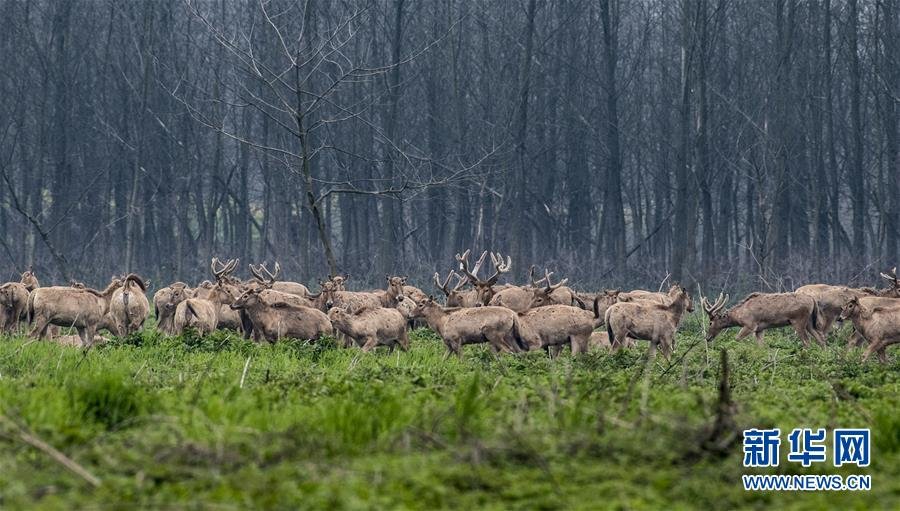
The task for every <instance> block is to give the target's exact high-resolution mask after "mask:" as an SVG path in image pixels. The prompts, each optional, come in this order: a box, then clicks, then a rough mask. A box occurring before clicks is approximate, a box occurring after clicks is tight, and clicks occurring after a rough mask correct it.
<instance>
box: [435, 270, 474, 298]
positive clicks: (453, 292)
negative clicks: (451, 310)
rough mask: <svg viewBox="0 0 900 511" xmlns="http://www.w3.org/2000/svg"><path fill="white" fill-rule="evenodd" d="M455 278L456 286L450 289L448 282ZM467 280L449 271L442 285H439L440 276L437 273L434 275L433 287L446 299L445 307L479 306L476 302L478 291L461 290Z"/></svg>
mask: <svg viewBox="0 0 900 511" xmlns="http://www.w3.org/2000/svg"><path fill="white" fill-rule="evenodd" d="M453 277H456V279H457V280H456V284H455V285H454V286H453V287H452V288H451V287H450V280H451V279H452V278H453ZM468 282H469V281H468V279H466V278H465V277H461V276H460V275H458V274H457V273H456V272H455V271H453V270H450V273H448V274H447V278H446V279H444V283H443V284H441V275H440V274H439V273H437V272H435V274H434V285H435V287H437V288H438V289H440V290H441V292H442V293H444V296H446V297H447V301H446V304H447V307H475V306H476V305H480V303H479V302H478V290H476V289H466V290H464V289H463V288H464V287H465V286H466V284H468Z"/></svg>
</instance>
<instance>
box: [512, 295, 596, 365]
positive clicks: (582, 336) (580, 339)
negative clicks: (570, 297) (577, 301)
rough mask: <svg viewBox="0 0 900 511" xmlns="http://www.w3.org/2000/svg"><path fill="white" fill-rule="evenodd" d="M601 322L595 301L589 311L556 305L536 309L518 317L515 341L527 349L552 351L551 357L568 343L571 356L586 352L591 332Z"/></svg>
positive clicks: (521, 313) (522, 313)
mask: <svg viewBox="0 0 900 511" xmlns="http://www.w3.org/2000/svg"><path fill="white" fill-rule="evenodd" d="M602 322H603V316H601V315H600V311H599V303H598V299H595V301H594V310H593V311H586V310H584V309H581V308H579V307H575V306H572V305H560V304H552V305H547V306H544V307H537V308H534V309H531V310H528V311H526V312H520V313H519V314H518V327H517V329H516V333H517V340H518V342H519V343H520V344H522V345H524V346H527V347H528V349H529V350H537V349H542V348H553V349H552V350H551V352H550V353H551V356H553V355H555V352H558V350H559V348H561V347H562V346H564V345H566V344H568V345H570V346H571V347H572V355H579V354H581V353H586V352H587V350H588V347H589V343H590V338H591V332H593V331H594V329H595V328H597V327H599V326H600V324H601V323H602Z"/></svg>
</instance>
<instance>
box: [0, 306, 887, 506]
mask: <svg viewBox="0 0 900 511" xmlns="http://www.w3.org/2000/svg"><path fill="white" fill-rule="evenodd" d="M733 335H734V331H731V332H729V333H726V334H724V335H722V336H720V338H719V339H717V340H716V342H715V344H714V345H712V346H708V347H707V346H706V344H705V343H704V342H703V341H702V339H703V335H702V326H701V325H700V323H699V321H698V319H697V317H691V318H688V320H687V322H686V325H685V326H684V328H683V331H682V332H681V333H680V334H679V336H678V341H677V342H678V345H677V349H676V355H675V357H673V362H672V363H671V364H670V363H667V362H666V361H665V360H663V359H662V358H661V357H659V358H658V359H657V360H656V361H655V362H654V363H653V364H651V365H650V366H649V367H648V369H647V370H646V371H643V372H642V369H643V367H644V362H643V361H644V351H645V350H644V349H643V348H641V349H634V350H625V351H623V352H620V353H617V354H615V355H610V354H606V353H599V352H598V353H591V354H589V355H587V356H583V357H579V358H577V359H573V358H572V357H571V356H569V355H568V354H566V355H564V356H562V357H561V358H558V359H556V360H549V359H548V358H547V356H546V355H545V354H542V353H530V354H527V355H523V356H502V357H500V359H499V360H495V359H494V358H493V357H492V356H491V355H490V353H489V352H488V351H487V350H486V349H485V348H484V347H480V346H479V347H467V348H465V359H464V360H462V361H459V360H456V359H448V360H446V361H442V360H441V358H442V356H443V353H444V347H443V345H442V344H441V343H440V340H439V339H437V338H436V337H435V336H434V335H433V334H432V333H431V332H429V331H427V330H418V331H416V332H414V334H413V335H412V349H411V351H410V352H409V353H394V354H388V353H387V352H378V353H370V354H364V353H361V352H360V351H358V350H355V349H354V350H345V349H338V348H336V347H335V345H334V343H329V342H323V343H319V344H315V345H311V344H307V343H301V342H283V343H280V344H278V345H275V346H268V345H255V344H252V343H249V342H246V341H243V340H241V339H239V338H237V337H234V336H229V335H226V334H217V335H215V336H211V337H208V338H204V339H197V338H193V337H190V336H188V337H185V338H164V337H160V336H157V335H156V334H155V333H154V332H148V333H145V334H143V335H141V336H139V335H136V336H132V337H131V338H129V339H126V340H123V341H116V342H111V343H108V344H106V345H103V346H100V347H98V348H95V349H93V350H92V351H91V352H90V353H88V354H87V355H86V356H85V355H83V354H82V352H81V351H80V350H79V349H75V348H69V347H61V346H58V345H55V344H51V343H46V342H43V343H41V342H29V341H28V340H27V339H22V338H14V339H2V340H0V413H2V418H0V509H26V508H27V509H73V508H95V509H96V508H101V509H107V508H111V509H115V508H134V507H138V506H141V507H166V508H171V507H176V508H191V509H206V508H215V509H246V508H257V509H261V508H298V509H305V508H339V509H434V508H454V509H474V508H487V509H562V508H566V509H571V508H581V509H597V508H602V509H768V508H773V509H788V508H790V509H811V510H820V509H826V508H841V509H898V508H900V372H898V369H900V363H898V362H897V361H896V360H892V362H891V363H890V364H887V365H880V364H878V363H877V362H869V363H866V364H862V363H860V361H859V359H860V354H859V352H851V353H849V354H845V353H844V350H843V343H842V342H840V341H839V340H838V339H843V338H845V337H846V335H847V332H841V333H838V334H835V335H833V336H832V339H831V344H830V345H829V347H828V348H827V349H822V348H819V347H813V348H809V349H802V348H800V346H799V343H798V342H797V341H796V339H795V338H794V337H793V334H791V335H788V334H787V333H778V332H770V333H769V334H767V342H768V344H767V346H766V347H764V348H760V347H757V346H756V344H755V342H735V341H734V340H733ZM689 346H693V349H691V350H690V351H689V352H688V355H687V356H684V357H683V358H681V359H680V357H681V356H682V355H683V354H684V353H685V351H686V349H687V348H688V347H689ZM721 348H726V349H727V350H728V355H729V359H730V369H731V378H730V387H731V390H732V398H733V400H734V402H735V410H736V414H735V416H734V418H735V421H736V423H737V427H739V428H744V427H772V426H778V427H781V428H782V431H783V432H784V430H788V431H789V430H790V429H792V428H794V427H828V428H833V427H866V426H868V427H871V428H872V436H873V455H872V458H873V459H872V465H871V466H870V467H868V468H866V469H859V468H855V467H851V468H850V469H847V470H845V469H844V468H842V469H834V468H833V467H831V466H830V460H831V458H830V454H829V463H828V464H821V466H819V467H816V466H815V465H814V466H813V467H812V468H810V469H803V468H802V467H800V466H799V465H797V464H793V463H786V462H785V461H784V458H785V456H786V451H787V447H786V446H787V441H786V438H783V446H782V463H781V466H780V467H779V468H778V469H771V470H768V471H765V470H759V471H758V473H803V472H810V473H833V472H834V471H837V472H838V473H843V474H847V473H867V474H872V476H873V489H872V491H871V492H857V493H851V492H847V493H812V492H807V493H802V492H801V493H772V492H757V493H747V492H744V491H743V489H742V487H741V483H740V476H741V474H743V473H750V472H748V471H747V470H746V469H744V468H743V467H742V466H741V445H740V438H739V437H738V442H737V443H736V444H734V445H732V446H731V447H730V448H728V449H726V450H725V451H724V452H719V451H717V450H716V449H704V448H702V447H701V445H702V444H703V442H704V440H705V439H706V438H707V437H708V434H709V431H710V430H711V427H712V424H713V421H714V420H715V416H716V409H717V401H718V389H717V386H718V379H719V375H720V361H719V350H720V349H721ZM895 354H896V350H895ZM894 359H896V355H895V356H894ZM248 360H249V364H247V361H248ZM245 366H246V367H247V370H246V373H244V368H245ZM642 373H643V375H644V376H641V374H642ZM24 437H28V438H30V439H32V440H34V439H38V440H40V441H43V442H46V443H47V444H49V445H50V446H53V447H54V448H56V449H58V450H59V451H61V452H62V453H65V455H67V456H68V457H69V458H71V459H72V460H74V462H76V463H77V464H78V465H79V466H80V467H82V468H83V469H84V470H86V471H87V472H89V473H90V475H92V476H94V477H96V478H97V479H99V482H100V484H99V486H94V485H92V484H90V483H89V482H88V481H87V480H86V479H85V478H84V477H82V476H79V475H76V474H75V473H73V472H72V471H70V470H67V469H66V468H65V467H64V466H63V465H62V464H60V463H59V462H58V461H56V460H55V459H54V458H52V457H51V456H50V455H49V454H47V453H46V452H45V451H44V450H41V449H38V448H35V447H34V446H33V445H32V444H31V443H29V442H28V441H26V440H23V438H24ZM845 468H846V467H845ZM175 503H177V504H178V505H177V506H173V504H175Z"/></svg>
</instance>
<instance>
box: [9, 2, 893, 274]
mask: <svg viewBox="0 0 900 511" xmlns="http://www.w3.org/2000/svg"><path fill="white" fill-rule="evenodd" d="M0 55H2V59H0V62H2V65H0V173H2V175H0V177H2V182H0V205H2V208H0V242H2V246H0V275H2V278H3V279H17V278H18V276H17V275H18V272H21V271H22V270H24V269H25V268H27V267H28V266H29V265H33V266H34V268H35V271H36V272H37V274H38V276H39V277H40V278H41V279H42V283H44V284H45V285H47V284H49V283H51V282H66V281H67V280H68V279H70V278H75V279H79V280H84V281H86V282H89V283H93V284H96V285H100V284H102V283H104V282H106V281H107V279H108V278H109V276H110V275H112V274H113V273H121V272H124V271H136V272H138V273H140V274H142V275H143V276H145V277H147V278H150V279H152V280H153V282H154V285H155V286H156V285H163V284H166V283H168V282H171V281H174V280H187V281H190V282H196V281H197V280H199V279H202V278H209V270H208V265H209V260H210V258H211V257H214V256H217V257H221V258H232V257H239V258H241V261H242V266H243V269H242V270H241V272H242V273H244V274H246V266H245V263H247V262H262V261H269V263H270V267H271V264H272V262H273V261H275V260H278V261H279V262H280V263H281V265H282V267H283V268H284V276H285V277H286V278H289V279H293V280H298V281H301V282H314V281H315V280H316V279H318V278H320V277H324V276H325V275H326V274H328V273H329V272H337V271H340V272H349V273H351V274H352V275H353V276H354V280H355V281H356V285H357V286H360V285H362V283H364V282H365V283H368V284H370V285H379V286H380V285H381V279H382V278H383V277H382V276H383V274H385V273H391V274H410V275H411V276H413V280H414V283H416V284H417V285H419V286H421V287H423V288H424V289H426V290H430V289H431V286H430V284H429V282H430V276H431V274H432V273H433V272H434V271H440V272H442V274H446V272H447V271H448V270H449V269H450V268H451V267H453V255H454V254H455V253H457V252H462V251H464V250H465V249H467V248H472V249H473V252H476V256H477V253H480V251H481V250H488V249H489V250H494V251H499V252H502V253H503V254H504V255H505V254H509V255H511V256H512V261H513V266H512V272H511V273H510V275H509V277H508V279H507V280H512V281H516V282H522V281H524V280H525V276H526V275H527V271H528V267H529V266H530V265H531V264H532V263H534V264H537V265H538V267H539V268H540V269H543V267H544V266H546V267H549V268H550V269H552V270H554V271H555V272H556V273H555V275H556V276H557V277H559V278H562V277H569V278H570V284H573V285H574V286H575V287H577V288H583V289H590V288H600V287H612V286H641V285H646V286H649V285H653V286H654V287H655V286H656V285H658V283H659V282H660V281H661V280H662V279H663V278H664V277H665V276H666V275H667V274H670V275H671V277H670V278H673V279H677V280H680V281H682V282H684V283H686V284H695V283H699V284H702V285H704V286H729V287H735V286H741V287H743V288H747V289H749V288H752V289H766V290H775V289H781V288H788V289H790V288H793V287H795V286H797V285H800V284H802V283H806V282H811V281H827V282H849V283H853V284H864V283H865V284H869V283H875V282H876V281H877V280H879V279H878V278H877V275H878V271H880V270H884V269H886V268H890V267H891V266H894V265H896V264H897V259H898V246H900V243H898V239H900V238H898V222H900V195H898V191H900V190H898V188H900V185H898V180H900V157H898V155H900V123H898V114H900V105H898V102H900V6H898V5H897V2H895V1H886V0H874V1H856V0H850V1H847V2H843V1H830V0H824V1H794V0H775V1H771V2H758V1H755V0H680V1H668V0H646V1H638V0H631V1H625V0H623V1H615V0H599V1H596V0H572V1H536V0H510V1H502V2H497V1H482V0H434V1H411V0H372V1H340V0H338V1H322V2H317V1H313V0H310V1H308V2H306V1H300V2H294V1H279V0H271V1H263V2H259V1H246V2H235V1H224V0H215V1H195V0H160V1H144V2H133V1H125V0H81V1H79V0H75V1H66V2H51V1H33V2H32V1H12V0H2V1H0ZM489 269H490V268H488V270H489Z"/></svg>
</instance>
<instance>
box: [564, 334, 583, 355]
mask: <svg viewBox="0 0 900 511" xmlns="http://www.w3.org/2000/svg"><path fill="white" fill-rule="evenodd" d="M590 341H591V335H590V334H588V335H573V336H572V337H570V338H569V342H570V343H571V345H572V355H581V354H582V353H587V351H588V343H590ZM559 349H562V346H560V347H559Z"/></svg>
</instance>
